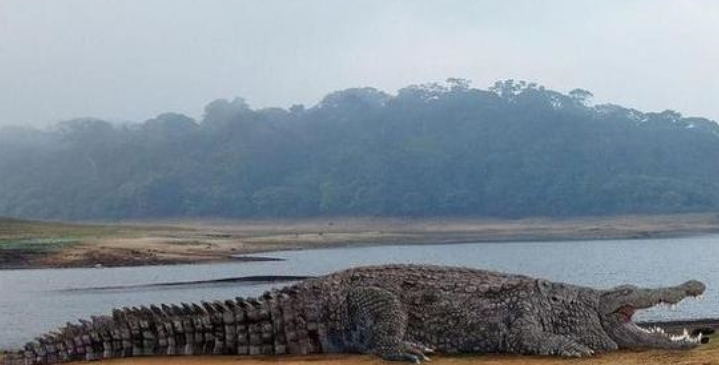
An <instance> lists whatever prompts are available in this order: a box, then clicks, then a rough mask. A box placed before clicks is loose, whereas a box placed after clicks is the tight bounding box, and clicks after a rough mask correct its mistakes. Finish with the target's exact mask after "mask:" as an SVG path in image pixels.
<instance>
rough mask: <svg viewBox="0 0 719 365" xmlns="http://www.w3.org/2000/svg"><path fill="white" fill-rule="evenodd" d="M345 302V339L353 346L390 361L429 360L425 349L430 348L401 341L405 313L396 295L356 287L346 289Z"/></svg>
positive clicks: (415, 361) (376, 289) (380, 290)
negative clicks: (347, 327)
mask: <svg viewBox="0 0 719 365" xmlns="http://www.w3.org/2000/svg"><path fill="white" fill-rule="evenodd" d="M347 303H348V309H349V319H350V322H351V323H350V326H349V329H348V331H347V334H346V336H347V337H346V342H347V343H348V344H349V345H350V347H352V349H353V350H355V351H359V352H362V353H372V354H376V355H378V356H380V357H382V358H383V359H385V360H392V361H409V362H414V363H419V362H420V361H421V360H429V359H428V358H427V356H425V352H430V351H431V350H430V349H428V348H426V347H425V346H422V345H419V344H414V343H411V342H408V341H405V339H404V338H405V330H406V328H407V314H406V313H405V311H404V309H403V308H402V304H401V302H400V300H399V298H397V296H395V295H394V294H392V293H391V292H389V291H387V290H385V289H381V288H378V287H359V288H353V289H352V290H350V292H349V294H348V296H347Z"/></svg>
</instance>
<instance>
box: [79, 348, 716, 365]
mask: <svg viewBox="0 0 719 365" xmlns="http://www.w3.org/2000/svg"><path fill="white" fill-rule="evenodd" d="M93 363H94V364H98V365H167V364H173V365H225V364H227V365H230V364H231V365H266V364H278V365H335V364H341V365H386V364H388V362H385V361H382V360H380V359H378V358H376V357H373V356H360V355H316V356H302V357H293V356H279V357H266V356H265V357H239V356H190V357H171V358H170V357H149V358H128V359H113V360H104V361H99V362H93ZM72 364H74V365H80V364H87V363H83V362H77V363H72ZM429 364H433V365H465V364H466V365H469V364H482V365H568V364H581V365H614V364H626V365H645V364H646V365H717V364H719V347H718V346H714V345H711V344H710V345H704V346H701V347H699V348H697V349H695V350H691V351H683V352H678V351H657V350H651V351H638V352H632V351H619V352H613V353H609V354H604V355H599V356H595V357H591V358H582V359H564V358H556V357H529V356H508V355H488V356H460V357H447V356H434V357H432V362H430V363H429Z"/></svg>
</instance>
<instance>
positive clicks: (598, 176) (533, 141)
mask: <svg viewBox="0 0 719 365" xmlns="http://www.w3.org/2000/svg"><path fill="white" fill-rule="evenodd" d="M591 97H592V94H591V93H590V92H589V91H586V90H582V89H575V90H572V91H571V92H569V93H568V94H566V95H565V94H562V93H559V92H556V91H552V90H548V89H545V88H543V87H541V86H538V85H536V84H531V83H525V82H514V81H512V80H509V81H502V82H497V83H496V84H495V85H494V86H493V87H491V88H489V90H480V89H475V88H471V87H470V85H469V83H468V82H467V81H466V80H462V79H449V80H447V83H444V84H425V85H413V86H409V87H406V88H404V89H401V90H399V91H398V93H397V94H396V95H390V94H387V93H384V92H382V91H379V90H376V89H372V88H356V89H348V90H343V91H338V92H334V93H331V94H329V95H327V96H326V97H325V98H324V99H323V100H322V101H321V102H320V103H318V104H317V105H316V106H314V107H310V108H305V107H304V106H302V105H295V106H293V107H291V108H289V110H285V109H280V108H267V109H252V108H251V107H250V106H248V105H247V103H245V101H244V100H242V99H239V98H238V99H234V100H231V101H230V100H216V101H213V102H211V103H210V104H209V105H207V107H206V108H205V114H204V117H203V119H202V120H201V121H199V122H198V121H195V120H193V119H192V118H189V117H187V116H184V115H181V114H175V113H166V114H162V115H159V116H157V117H155V118H153V119H150V120H148V121H146V122H144V123H140V124H125V125H114V124H111V123H108V122H106V121H103V120H99V119H78V120H71V121H67V122H62V123H59V124H57V125H56V126H55V127H54V128H51V129H47V130H37V129H27V128H17V127H16V128H4V129H2V130H0V215H9V216H18V217H29V218H55V219H94V218H102V219H108V218H110V219H121V218H142V217H178V216H222V217H276V216H318V215H392V216H397V215H401V216H448V215H452V216H457V215H461V216H465V215H472V216H496V217H521V216H577V215H606V214H626V213H670V212H699V211H717V210H719V125H717V124H716V123H714V122H713V121H710V120H707V119H703V118H685V117H682V116H681V115H680V114H679V113H677V112H674V111H664V112H660V113H644V112H640V111H637V110H634V109H629V108H624V107H621V106H618V105H610V104H605V105H596V106H593V105H591Z"/></svg>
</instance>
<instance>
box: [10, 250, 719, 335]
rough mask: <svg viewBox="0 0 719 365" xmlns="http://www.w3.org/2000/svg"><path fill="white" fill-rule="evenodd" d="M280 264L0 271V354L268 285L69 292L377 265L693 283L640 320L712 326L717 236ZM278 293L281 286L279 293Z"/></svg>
mask: <svg viewBox="0 0 719 365" xmlns="http://www.w3.org/2000/svg"><path fill="white" fill-rule="evenodd" d="M271 256H273V257H279V258H284V259H286V260H287V261H262V262H249V263H245V262H243V263H228V264H214V265H178V266H153V267H139V268H137V267H133V268H113V269H61V270H10V271H0V349H10V348H16V347H18V346H20V345H21V344H23V343H24V342H26V341H29V340H31V339H33V337H34V336H37V335H39V334H41V333H43V332H46V331H48V330H51V329H54V328H57V327H58V326H60V325H62V324H64V323H65V322H67V321H75V320H77V319H78V318H80V317H88V316H89V315H98V314H108V313H109V311H110V309H112V308H114V307H121V306H133V305H141V304H151V303H172V302H182V301H185V302H190V301H199V300H215V299H230V298H234V297H236V296H253V295H257V294H260V293H261V292H263V291H265V290H267V289H269V288H270V287H271V285H268V284H237V283H230V284H218V285H204V286H202V287H198V286H171V287H154V288H131V289H117V290H101V291H79V292H78V291H67V289H79V288H92V287H107V286H124V285H138V284H152V283H166V282H180V281H197V280H212V279H220V278H227V277H238V276H249V275H319V274H324V273H328V272H331V271H335V270H339V269H343V268H347V267H351V266H357V265H368V264H379V263H392V262H402V263H430V264H445V265H458V266H469V267H476V268H486V269H492V270H499V271H504V272H512V273H520V274H527V275H531V276H536V277H543V278H547V279H550V280H555V281H564V282H569V283H574V284H580V285H589V286H592V287H598V288H606V287H611V286H615V285H618V284H622V283H632V284H636V285H641V286H664V285H675V284H679V283H682V282H684V281H686V280H689V279H698V280H702V281H704V282H705V283H706V284H707V285H708V290H707V292H706V293H705V295H704V296H705V298H706V299H705V300H704V301H702V302H697V301H691V300H689V301H686V302H685V303H683V304H682V306H681V307H680V308H679V310H677V311H669V310H666V309H664V310H648V311H643V312H641V313H640V314H639V315H638V319H645V320H646V319H676V318H703V317H719V307H718V306H717V304H719V303H718V302H719V265H717V264H716V262H715V260H716V259H717V258H719V236H705V237H692V238H677V239H647V240H613V241H563V242H539V243H536V242H535V243H530V242H522V243H476V244H458V245H421V246H378V247H358V248H343V249H322V250H308V251H286V252H276V253H272V254H271ZM279 285H282V284H279Z"/></svg>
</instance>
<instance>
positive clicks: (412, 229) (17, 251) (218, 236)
mask: <svg viewBox="0 0 719 365" xmlns="http://www.w3.org/2000/svg"><path fill="white" fill-rule="evenodd" d="M0 223H3V222H1V220H0ZM709 233H719V216H718V215H715V214H687V215H668V216H622V217H595V218H572V219H540V218H535V219H519V220H490V219H479V218H433V219H402V218H315V219H293V220H282V219H275V220H256V221H231V220H174V221H162V222H149V223H148V222H129V223H128V222H126V223H122V224H117V223H115V224H97V223H95V224H85V225H81V224H72V225H70V224H67V225H63V224H60V223H52V224H47V223H37V224H32V223H28V222H27V221H6V222H5V223H4V224H0V250H2V251H1V253H2V255H0V256H2V258H3V259H2V260H0V269H7V268H49V267H92V266H108V267H110V266H135V265H157V264H187V263H207V262H222V261H230V260H233V259H234V258H233V255H241V254H247V253H259V252H272V251H277V250H290V249H307V248H321V247H338V246H354V245H382V244H399V243H401V244H427V243H458V242H488V241H493V242H503V241H543V240H572V239H580V240H587V239H616V238H622V239H639V238H650V237H669V236H683V235H696V234H709ZM38 237H40V238H42V239H44V240H52V239H54V238H56V239H59V240H71V241H72V242H73V243H71V244H60V245H56V246H52V247H51V249H47V245H45V246H43V245H23V244H22V242H26V241H27V240H32V239H36V238H38ZM13 240H15V242H16V244H14V245H8V244H5V246H6V247H5V248H3V242H5V243H7V242H13ZM18 240H19V241H18ZM23 240H25V241H23ZM17 242H20V243H17ZM9 247H11V248H9Z"/></svg>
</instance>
